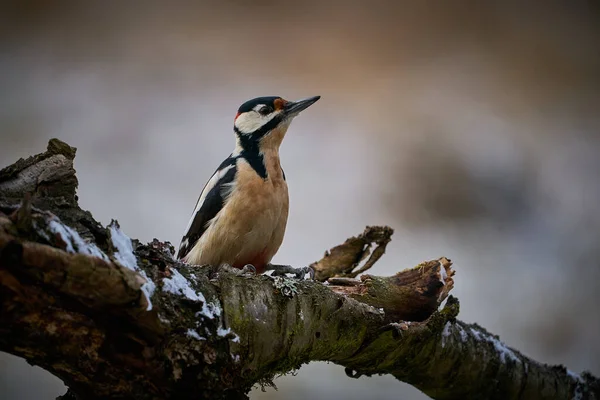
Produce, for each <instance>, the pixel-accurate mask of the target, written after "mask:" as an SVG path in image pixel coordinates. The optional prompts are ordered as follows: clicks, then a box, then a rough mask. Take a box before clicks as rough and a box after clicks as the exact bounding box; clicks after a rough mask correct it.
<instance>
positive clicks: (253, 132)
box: [233, 96, 321, 148]
mask: <svg viewBox="0 0 600 400" xmlns="http://www.w3.org/2000/svg"><path fill="white" fill-rule="evenodd" d="M320 98H321V96H314V97H310V98H307V99H303V100H298V101H287V100H284V99H282V98H281V97H277V96H269V97H257V98H255V99H252V100H248V101H247V102H245V103H244V104H242V105H241V106H240V108H239V109H238V112H237V114H236V116H235V122H234V128H233V129H234V130H235V133H236V135H237V137H238V142H239V143H240V144H241V146H242V147H244V148H246V147H247V146H252V145H253V146H258V145H259V143H260V144H261V146H260V147H264V146H274V147H279V145H280V144H281V141H282V140H283V137H284V136H285V133H286V132H287V129H288V127H289V126H290V122H292V119H294V117H296V116H297V115H298V114H300V112H301V111H302V110H305V109H306V108H308V107H309V106H310V105H312V104H314V103H315V102H316V101H317V100H319V99H320Z"/></svg>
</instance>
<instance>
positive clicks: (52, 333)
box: [0, 140, 600, 400]
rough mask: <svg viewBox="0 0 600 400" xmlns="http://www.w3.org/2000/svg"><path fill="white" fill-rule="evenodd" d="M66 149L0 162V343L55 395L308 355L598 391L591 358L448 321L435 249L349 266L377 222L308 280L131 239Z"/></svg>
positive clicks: (528, 388)
mask: <svg viewBox="0 0 600 400" xmlns="http://www.w3.org/2000/svg"><path fill="white" fill-rule="evenodd" d="M74 156H75V149H74V148H71V147H70V146H68V145H66V144H64V143H62V142H59V141H57V140H52V141H50V144H49V146H48V151H46V152H45V153H43V154H40V155H37V156H34V157H31V158H29V159H27V160H19V161H18V162H17V163H15V164H13V165H11V166H10V167H8V168H5V169H3V170H2V171H0V350H2V351H6V352H9V353H12V354H15V355H18V356H21V357H24V358H25V359H27V360H28V361H29V362H30V363H32V364H35V365H39V366H41V367H42V368H45V369H46V370H48V371H50V372H51V373H53V374H55V375H56V376H58V377H60V378H61V379H62V380H63V381H64V382H65V383H66V384H67V385H68V386H69V387H70V389H71V390H70V393H69V394H68V397H65V398H79V399H83V400H91V399H101V398H102V399H106V398H119V399H184V400H185V399H201V398H206V399H219V398H246V395H247V393H248V391H249V390H250V389H251V387H252V386H253V385H255V384H262V385H270V384H272V378H273V377H274V376H276V375H277V374H280V373H285V372H288V371H291V370H294V369H296V368H299V367H300V366H301V365H302V364H304V363H307V362H310V361H316V360H325V361H331V362H334V363H337V364H339V365H342V366H344V367H345V368H346V372H347V374H348V375H349V376H352V377H359V376H362V375H372V374H392V375H393V376H395V377H396V378H397V379H399V380H402V381H404V382H407V383H410V384H412V385H414V386H415V387H417V388H419V389H420V390H422V391H423V392H425V393H427V394H428V395H429V396H431V397H432V398H435V399H466V398H478V399H571V398H576V399H596V398H599V397H600V384H599V381H598V379H597V378H595V377H593V376H591V375H590V374H586V373H584V374H582V375H578V374H574V373H572V372H570V371H568V370H566V369H565V368H564V367H562V366H549V365H545V364H541V363H538V362H535V361H533V360H531V359H529V358H527V357H525V356H524V355H522V354H521V353H519V352H518V351H516V350H513V349H510V348H508V347H506V346H505V345H504V344H503V343H502V342H500V341H499V339H498V338H497V337H496V336H494V335H492V334H490V333H488V332H486V331H485V330H484V329H483V328H481V327H479V326H477V325H468V324H465V323H463V322H461V321H458V320H457V319H456V317H457V315H458V308H459V306H458V301H457V300H456V299H455V298H453V297H452V296H448V293H449V291H450V290H451V289H452V287H453V284H454V281H453V279H454V278H453V276H454V270H453V269H452V264H451V262H450V261H449V260H448V259H446V258H441V259H438V260H432V261H428V262H425V263H422V264H420V265H418V266H416V267H414V268H411V269H408V270H404V271H401V272H399V273H398V274H396V275H394V276H392V277H375V276H370V275H362V276H361V278H360V280H355V279H353V278H354V277H356V276H358V274H360V273H362V272H364V271H366V270H368V269H369V268H370V267H371V266H372V265H373V264H374V263H375V262H376V261H377V260H378V259H379V258H380V257H381V255H382V254H383V253H384V251H385V246H386V245H387V244H388V243H389V241H390V238H391V234H392V230H391V229H390V228H387V227H368V228H367V229H366V230H365V232H364V233H363V234H361V235H359V236H357V237H355V238H350V239H348V240H347V241H346V242H345V243H344V244H342V245H340V246H337V247H335V248H333V249H332V250H331V251H330V252H328V253H326V255H325V257H324V258H323V259H322V260H320V261H318V262H316V263H314V264H313V268H314V269H315V270H316V277H317V281H294V280H290V279H287V278H272V277H269V276H264V275H263V276H250V275H246V274H244V273H242V272H241V271H239V270H235V269H232V268H230V267H226V266H225V267H220V268H217V267H214V266H205V267H201V268H199V267H194V266H189V265H184V264H181V263H179V262H177V261H175V260H174V259H173V254H174V250H173V248H172V246H171V245H170V244H169V243H162V242H159V241H158V240H154V241H153V242H151V243H149V244H146V245H143V244H140V243H138V242H137V241H135V240H134V241H131V240H130V239H129V238H127V237H126V236H125V235H124V234H123V232H122V231H121V229H120V227H119V226H118V224H117V223H116V222H115V221H113V223H111V224H110V225H109V226H108V227H106V228H103V227H102V226H101V225H100V224H99V223H97V222H96V221H95V220H94V219H93V218H92V216H91V214H90V213H89V212H86V211H83V210H81V209H80V208H79V206H78V205H77V197H76V194H75V192H76V188H77V179H76V177H75V170H74V169H73V159H74ZM71 228H72V229H71ZM373 247H374V248H373ZM371 248H373V251H372V252H371ZM365 260H366V261H365ZM363 261H364V264H363V265H362V266H361V265H360V264H361V263H362V262H363ZM322 282H325V283H322ZM446 298H447V299H448V300H447V302H446V305H445V306H444V307H443V309H442V310H441V311H438V308H439V306H440V304H441V303H442V301H443V300H444V299H446Z"/></svg>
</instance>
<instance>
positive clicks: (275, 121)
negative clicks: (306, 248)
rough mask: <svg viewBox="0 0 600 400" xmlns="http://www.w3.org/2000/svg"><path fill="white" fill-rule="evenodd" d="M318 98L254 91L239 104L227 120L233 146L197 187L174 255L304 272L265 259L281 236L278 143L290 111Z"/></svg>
mask: <svg viewBox="0 0 600 400" xmlns="http://www.w3.org/2000/svg"><path fill="white" fill-rule="evenodd" d="M320 98H321V96H314V97H310V98H307V99H303V100H299V101H287V100H284V99H283V98H281V97H278V96H270V97H257V98H255V99H252V100H248V101H247V102H245V103H244V104H242V105H241V106H240V108H239V109H238V111H237V114H236V116H235V119H234V124H233V130H234V133H235V139H236V143H235V149H234V150H233V153H231V154H230V155H229V157H227V158H226V159H225V161H223V162H222V163H221V165H220V166H219V167H218V168H217V169H216V171H215V172H214V173H213V175H212V176H211V178H210V179H209V180H208V182H207V183H206V185H205V186H204V188H203V189H202V192H201V194H200V197H199V198H198V201H197V202H196V207H195V208H194V211H193V213H192V216H191V218H190V221H189V223H188V226H187V228H186V232H185V234H184V236H183V238H182V239H181V244H180V246H179V252H178V254H177V258H178V259H180V260H182V261H184V262H186V263H188V264H193V265H205V264H210V265H214V266H220V265H223V264H228V265H231V266H233V267H235V268H240V269H243V268H245V267H252V266H253V267H254V269H255V271H256V272H257V273H262V272H265V271H266V270H270V269H273V270H275V271H276V272H277V271H279V272H281V273H286V272H294V273H296V275H297V276H300V275H299V274H300V273H304V272H307V271H305V270H306V269H295V268H291V267H289V266H277V265H272V264H271V259H272V258H273V256H274V255H275V253H277V251H278V250H279V247H280V246H281V243H282V242H283V236H284V234H285V228H286V224H287V219H288V208H289V199H288V187H287V183H286V179H285V174H284V172H283V169H282V168H281V164H280V160H279V147H280V145H281V142H282V141H283V138H284V136H285V134H286V132H287V130H288V128H289V126H290V123H291V122H292V120H293V119H294V117H296V116H297V115H298V114H299V113H300V112H301V111H303V110H305V109H306V108H308V107H309V106H311V105H312V104H314V103H315V102H316V101H317V100H319V99H320Z"/></svg>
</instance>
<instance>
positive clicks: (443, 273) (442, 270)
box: [439, 261, 448, 285]
mask: <svg viewBox="0 0 600 400" xmlns="http://www.w3.org/2000/svg"><path fill="white" fill-rule="evenodd" d="M439 263H440V281H442V284H444V285H445V284H446V278H448V275H447V274H446V268H444V264H442V262H441V261H440V262H439Z"/></svg>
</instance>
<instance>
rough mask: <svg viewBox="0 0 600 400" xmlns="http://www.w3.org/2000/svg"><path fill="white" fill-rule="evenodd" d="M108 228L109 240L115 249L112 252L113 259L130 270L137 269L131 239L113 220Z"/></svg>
mask: <svg viewBox="0 0 600 400" xmlns="http://www.w3.org/2000/svg"><path fill="white" fill-rule="evenodd" d="M108 230H109V231H110V240H111V242H112V244H113V248H114V249H115V252H114V253H113V256H114V258H115V260H117V262H118V263H119V264H121V265H122V266H124V267H125V268H128V269H130V270H132V271H139V268H138V265H137V260H136V258H135V254H133V245H132V244H131V239H130V238H129V237H128V236H127V235H125V234H124V233H123V231H122V230H121V229H120V228H119V226H118V225H117V224H116V222H115V221H113V222H111V224H110V225H109V226H108Z"/></svg>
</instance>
